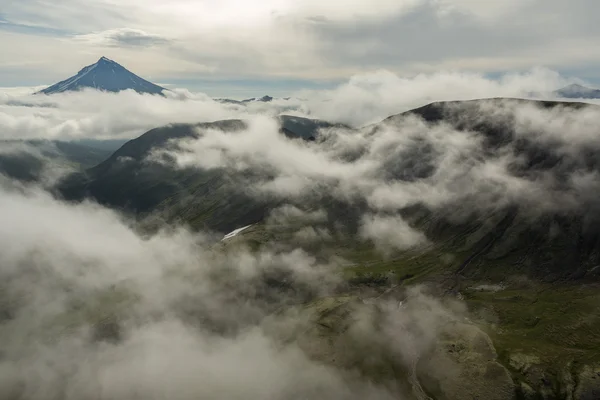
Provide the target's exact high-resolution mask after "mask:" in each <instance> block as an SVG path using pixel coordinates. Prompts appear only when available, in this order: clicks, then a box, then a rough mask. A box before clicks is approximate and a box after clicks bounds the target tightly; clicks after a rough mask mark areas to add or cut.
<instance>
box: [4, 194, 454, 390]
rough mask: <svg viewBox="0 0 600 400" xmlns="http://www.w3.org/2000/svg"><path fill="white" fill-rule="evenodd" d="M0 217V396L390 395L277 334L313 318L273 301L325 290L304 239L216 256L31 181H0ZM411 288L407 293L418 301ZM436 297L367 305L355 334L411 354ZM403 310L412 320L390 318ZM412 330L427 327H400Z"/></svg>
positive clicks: (421, 343)
mask: <svg viewBox="0 0 600 400" xmlns="http://www.w3.org/2000/svg"><path fill="white" fill-rule="evenodd" d="M288 211H289V210H288ZM290 213H294V212H293V211H290ZM0 216H1V217H2V220H3V221H4V222H5V223H4V224H2V226H1V227H0V243H2V244H1V245H0V247H1V250H2V251H0V265H1V268H0V277H1V278H2V279H1V282H2V283H1V284H0V286H1V288H2V290H1V292H0V293H1V294H0V337H2V341H0V342H1V344H0V351H1V352H2V359H0V371H2V374H1V376H2V378H1V379H0V389H1V390H0V393H1V394H0V398H2V399H4V398H6V399H9V398H13V397H23V398H28V399H48V398H68V399H71V398H72V399H75V398H82V397H83V398H87V397H90V396H92V397H98V398H101V399H125V398H130V397H131V396H142V397H144V398H149V399H154V398H157V399H158V398H163V397H164V396H169V397H172V398H178V399H192V398H198V397H202V398H224V397H225V398H230V399H238V398H239V399H242V398H248V397H252V398H270V399H297V398H299V397H300V398H303V397H305V396H308V397H310V396H314V395H315V394H316V393H318V394H319V395H323V396H325V397H327V398H331V399H354V398H356V399H365V398H367V399H371V398H372V399H387V398H389V399H391V398H397V395H398V393H395V392H394V391H393V389H392V388H390V387H388V386H381V385H376V384H373V383H371V382H369V380H368V379H363V378H360V377H357V375H356V374H357V372H358V371H353V368H352V367H351V366H349V369H348V370H345V369H344V368H342V369H337V368H334V367H332V366H329V365H328V364H327V363H326V362H325V361H326V360H323V359H319V357H317V356H316V355H315V354H313V353H311V351H310V350H309V349H306V348H305V347H304V346H302V343H305V344H306V341H304V342H302V341H300V340H299V338H298V340H293V341H291V342H290V341H281V340H280V339H281V337H283V336H282V335H284V336H285V334H286V332H289V331H290V329H291V328H293V327H295V326H301V325H302V324H304V325H303V326H305V329H304V330H296V329H292V330H293V331H294V332H296V333H302V332H306V331H307V330H306V329H308V328H310V327H311V326H313V325H311V324H314V322H310V321H309V319H307V317H308V315H306V316H303V312H301V313H300V314H297V315H296V316H295V317H293V316H291V315H292V314H289V313H284V314H278V313H275V314H273V312H274V311H276V310H279V309H280V308H281V307H284V306H286V307H289V310H293V309H294V307H295V306H301V305H302V304H305V303H306V302H307V301H308V300H310V299H311V298H314V297H317V298H319V297H322V296H327V295H328V294H331V293H332V292H331V291H332V289H334V288H335V287H336V285H337V284H338V277H337V274H336V272H335V271H336V270H335V266H334V265H327V264H321V263H318V262H317V261H316V260H315V259H313V258H312V257H311V256H309V255H308V254H306V253H305V252H303V251H301V250H293V251H290V252H281V253H276V252H271V251H268V250H264V251H261V252H259V253H249V252H247V251H245V250H243V249H237V250H235V249H230V251H227V252H226V253H223V252H220V251H215V250H214V249H212V248H211V243H212V242H211V239H210V237H209V236H205V235H202V234H192V233H190V232H188V231H186V230H183V229H174V230H168V231H162V232H159V233H158V234H156V235H154V236H151V237H147V238H142V237H140V236H139V235H138V234H137V233H136V232H135V231H134V230H133V229H132V227H131V226H130V221H128V220H127V219H125V218H124V217H122V216H120V215H119V214H117V213H115V212H114V211H111V210H108V209H106V208H103V207H101V206H99V205H96V204H92V203H83V204H79V205H73V204H67V203H63V202H59V201H57V200H55V199H53V198H52V197H51V196H49V195H48V194H46V193H45V192H43V191H42V190H40V189H38V188H35V187H26V186H18V185H17V186H15V185H4V184H3V185H2V186H1V187H0ZM419 298H420V300H419V299H418V298H415V301H411V302H409V303H410V304H414V305H415V306H417V309H419V310H421V308H422V307H421V306H419V305H418V304H421V303H422V302H423V300H424V299H425V298H421V297H419ZM427 301H431V300H427ZM411 307H412V306H411ZM436 307H437V306H436ZM439 307H440V310H439V311H432V310H431V307H429V310H428V311H426V312H425V311H423V310H421V311H419V313H418V314H416V313H413V312H409V311H407V312H406V313H403V312H402V311H401V310H398V309H395V310H394V311H393V312H388V313H386V317H385V321H384V322H385V323H384V324H383V326H384V328H383V330H380V329H381V328H378V327H377V326H381V324H379V325H377V324H372V323H370V322H369V313H370V312H371V311H369V310H368V309H364V310H363V311H362V312H361V315H362V317H361V318H360V320H361V321H362V322H361V325H360V327H359V326H357V327H356V329H354V330H353V332H354V333H353V335H354V336H353V339H352V340H354V341H355V342H356V343H358V344H359V346H360V343H361V341H362V342H364V343H368V342H374V341H375V342H377V343H378V346H380V347H381V348H382V349H384V348H392V349H394V352H395V353H394V354H395V356H394V357H396V358H397V360H398V362H399V363H408V362H409V360H411V359H413V357H414V354H413V353H414V352H415V350H416V351H419V352H421V351H424V349H426V348H427V347H428V346H430V344H428V343H429V342H431V341H433V340H434V338H435V335H436V328H435V326H437V325H435V324H443V323H444V319H439V320H438V321H437V322H436V323H435V324H434V325H435V326H434V325H432V323H431V322H430V321H429V320H428V318H429V319H436V320H437V319H438V314H439V313H440V312H441V313H447V312H448V311H443V310H445V306H442V305H441V303H440V305H439ZM299 310H302V307H301V308H300V309H299ZM390 310H392V308H390ZM431 312H434V313H433V314H431V316H428V315H427V313H431ZM424 313H425V314H424ZM448 315H449V314H448ZM403 318H404V320H405V322H408V320H406V318H409V320H410V325H411V326H412V325H413V324H415V323H416V324H417V325H414V326H412V327H408V326H405V324H404V325H394V324H397V323H399V322H401V321H402V320H403ZM307 323H308V324H309V325H305V324H307ZM315 326H316V325H315ZM386 327H388V328H386ZM415 327H418V329H425V330H426V331H427V333H428V335H427V337H426V338H425V339H421V338H420V336H415V337H413V336H410V335H412V334H411V333H410V332H413V331H414V329H415ZM357 329H358V330H357ZM386 329H388V330H389V332H388V331H386ZM392 330H393V334H392ZM402 330H406V333H407V335H408V336H407V335H403V334H401V332H402ZM369 332H371V333H369ZM388 334H389V335H390V336H389V337H388V336H386V335H388ZM409 336H410V338H411V339H410V340H411V341H412V342H411V343H410V352H407V350H406V349H405V347H406V346H405V345H403V344H402V343H404V342H406V341H407V340H409ZM378 337H379V338H380V339H376V338H378ZM304 339H305V340H315V343H317V344H318V345H320V344H319V343H320V342H319V339H318V338H317V337H315V338H311V337H310V336H309V337H305V338H304ZM401 342H402V343H401ZM417 342H418V346H417V345H416V344H417ZM363 345H367V346H368V344H363ZM309 347H310V346H309ZM310 348H312V349H314V347H310ZM306 350H308V352H305V351H306ZM323 351H330V350H329V348H327V347H325V348H323ZM384 352H385V350H382V354H383V353H384ZM356 356H357V357H359V359H360V358H361V357H363V356H361V355H360V354H357V355H356ZM315 358H316V359H315ZM370 359H371V360H373V355H371V356H370Z"/></svg>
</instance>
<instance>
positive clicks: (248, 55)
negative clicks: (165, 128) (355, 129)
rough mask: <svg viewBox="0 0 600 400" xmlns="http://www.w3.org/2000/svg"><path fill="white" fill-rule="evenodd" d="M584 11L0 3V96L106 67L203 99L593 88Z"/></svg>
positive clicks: (406, 0) (192, 2)
mask: <svg viewBox="0 0 600 400" xmlns="http://www.w3.org/2000/svg"><path fill="white" fill-rule="evenodd" d="M599 14H600V2H599V1H597V0H570V1H566V0H344V1H342V0H333V1H323V0H218V1H217V0H171V1H168V2H167V1H164V0H59V1H56V0H0V54H2V57H1V58H0V87H13V86H36V85H46V84H52V83H55V82H56V81H59V80H62V79H65V78H67V77H69V76H71V75H74V74H75V73H76V72H77V71H78V70H79V69H80V68H81V67H83V66H84V65H88V64H92V63H94V62H95V61H96V60H97V59H98V58H99V57H100V56H107V57H108V58H111V59H113V60H115V61H117V62H119V63H121V64H123V65H124V66H125V67H127V68H129V69H130V70H132V71H133V72H135V73H137V74H138V75H141V76H142V77H144V78H147V79H150V80H152V81H154V82H157V83H160V84H165V85H169V84H170V85H173V86H177V87H187V88H189V89H190V90H195V91H203V92H206V93H208V94H210V95H212V96H230V97H245V96H247V95H249V94H252V95H262V94H265V93H269V94H273V95H283V94H286V93H290V92H293V91H296V90H298V89H300V88H309V89H314V88H327V87H332V86H333V85H336V84H338V83H339V82H342V81H345V80H347V79H348V78H349V77H351V76H353V75H355V74H358V73H362V72H368V71H373V70H380V69H385V70H389V71H391V72H394V73H396V74H399V75H400V76H411V75H415V74H417V73H432V72H437V71H448V70H454V71H456V70H460V71H467V72H479V73H485V74H490V75H492V76H493V75H494V74H499V73H505V72H512V71H524V70H528V69H530V68H533V67H539V66H544V67H548V68H550V69H553V70H555V71H558V72H559V73H561V74H562V75H564V76H569V77H579V78H582V79H584V80H585V81H587V82H590V83H598V82H600V52H598V48H597V44H598V43H600V25H598V24H597V16H598V15H599Z"/></svg>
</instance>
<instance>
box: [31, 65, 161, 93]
mask: <svg viewBox="0 0 600 400" xmlns="http://www.w3.org/2000/svg"><path fill="white" fill-rule="evenodd" d="M85 88H92V89H96V90H102V91H106V92H114V93H116V92H120V91H123V90H128V89H132V90H135V91H136V92H138V93H149V94H158V95H162V94H163V91H165V90H167V89H165V88H163V87H161V86H158V85H155V84H154V83H152V82H149V81H147V80H145V79H143V78H141V77H139V76H137V75H136V74H134V73H133V72H131V71H129V70H128V69H127V68H125V67H123V66H122V65H120V64H119V63H117V62H115V61H113V60H110V59H108V58H106V57H101V58H100V59H99V60H98V61H97V62H96V63H95V64H91V65H88V66H87V67H84V68H83V69H81V70H80V71H79V72H78V73H77V75H75V76H72V77H70V78H68V79H65V80H64V81H61V82H58V83H56V84H54V85H52V86H50V87H48V88H46V89H44V90H41V91H39V92H37V93H41V94H56V93H64V92H71V91H78V90H82V89H85Z"/></svg>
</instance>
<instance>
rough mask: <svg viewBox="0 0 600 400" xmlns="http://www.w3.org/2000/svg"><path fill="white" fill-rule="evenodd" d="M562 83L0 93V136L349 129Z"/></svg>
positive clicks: (532, 77) (453, 79) (370, 79)
mask: <svg viewBox="0 0 600 400" xmlns="http://www.w3.org/2000/svg"><path fill="white" fill-rule="evenodd" d="M565 82H566V79H564V78H563V77H561V76H560V75H558V74H556V73H555V72H552V71H548V70H542V69H537V70H533V71H530V72H528V73H523V74H513V75H506V76H504V77H502V78H500V79H498V80H493V79H489V78H486V77H484V76H483V75H478V74H471V73H454V72H446V73H443V72H442V73H437V74H429V75H426V74H423V75H417V76H415V77H413V78H402V77H400V76H398V75H395V74H393V73H391V72H389V71H380V72H376V73H368V74H362V75H357V76H355V77H353V78H352V79H351V80H350V81H349V82H347V83H344V84H342V85H340V86H338V87H337V88H335V89H333V90H325V91H310V92H300V93H296V94H295V95H294V96H292V97H291V98H289V99H287V100H286V99H275V100H273V101H272V102H251V103H247V104H246V105H245V106H242V105H236V104H222V103H219V102H215V101H213V100H212V99H210V98H209V97H208V96H207V95H206V94H203V93H191V92H189V91H187V90H184V89H176V88H175V89H173V90H172V91H170V92H167V93H166V96H167V97H160V96H150V95H140V94H137V93H135V92H133V91H125V92H121V93H103V92H98V91H95V90H84V91H82V92H72V93H61V94H55V95H52V96H42V95H36V96H23V95H19V94H18V93H20V92H21V90H17V91H6V92H4V91H2V90H0V126H2V131H1V132H0V138H2V139H31V138H39V139H42V138H43V139H77V138H132V137H135V136H138V135H140V134H142V133H144V132H145V131H147V130H149V129H152V128H155V127H158V126H161V125H165V124H168V123H172V122H180V123H197V122H210V121H216V120H220V119H228V118H246V117H250V116H253V115H269V116H275V115H278V114H281V113H286V114H292V115H297V116H304V117H310V118H317V119H323V120H326V121H329V122H340V123H344V124H348V125H351V126H354V127H361V126H365V125H368V124H371V123H376V122H379V121H381V120H383V119H384V118H387V117H389V116H390V115H394V114H398V113H400V112H403V111H407V110H409V109H411V108H414V107H418V106H422V105H424V104H426V103H429V102H433V101H439V100H449V99H471V98H481V97H495V96H509V97H523V96H527V94H528V93H531V92H548V91H551V90H554V89H557V88H559V87H561V86H562V85H563V83H565Z"/></svg>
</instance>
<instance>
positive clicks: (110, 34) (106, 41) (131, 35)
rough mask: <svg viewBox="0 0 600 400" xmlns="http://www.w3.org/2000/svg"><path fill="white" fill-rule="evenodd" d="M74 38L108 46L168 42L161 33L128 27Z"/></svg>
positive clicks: (149, 44) (153, 44)
mask: <svg viewBox="0 0 600 400" xmlns="http://www.w3.org/2000/svg"><path fill="white" fill-rule="evenodd" d="M75 40H79V41H83V42H87V43H89V44H91V45H99V46H108V47H151V46H157V45H163V44H167V43H169V39H168V38H166V37H163V36H161V35H156V34H151V33H148V32H144V31H142V30H139V29H130V28H122V29H111V30H108V31H104V32H98V33H88V34H85V35H77V36H75Z"/></svg>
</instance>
